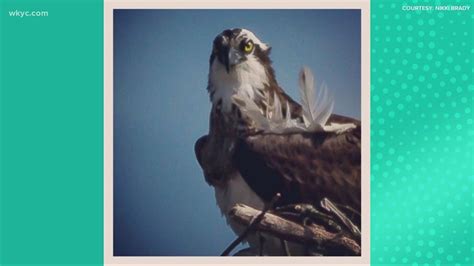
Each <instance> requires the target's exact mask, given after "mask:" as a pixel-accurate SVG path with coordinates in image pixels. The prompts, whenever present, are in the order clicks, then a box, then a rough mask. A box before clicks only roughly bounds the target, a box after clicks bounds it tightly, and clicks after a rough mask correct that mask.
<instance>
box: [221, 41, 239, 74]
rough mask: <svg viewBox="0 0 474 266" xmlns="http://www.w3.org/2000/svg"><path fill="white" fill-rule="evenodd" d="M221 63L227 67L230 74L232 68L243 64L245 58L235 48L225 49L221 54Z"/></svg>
mask: <svg viewBox="0 0 474 266" xmlns="http://www.w3.org/2000/svg"><path fill="white" fill-rule="evenodd" d="M219 57H220V59H221V62H222V63H223V64H224V66H225V70H226V71H227V73H229V72H230V68H231V67H233V66H235V65H237V64H238V63H240V62H242V61H243V59H244V57H243V56H242V55H241V53H240V51H238V50H236V49H235V48H234V47H230V48H229V47H223V49H221V54H220V56H219Z"/></svg>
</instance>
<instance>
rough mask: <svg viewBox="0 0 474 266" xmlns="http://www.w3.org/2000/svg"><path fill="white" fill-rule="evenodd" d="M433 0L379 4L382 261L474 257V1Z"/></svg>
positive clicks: (374, 250) (374, 239)
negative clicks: (406, 8)
mask: <svg viewBox="0 0 474 266" xmlns="http://www.w3.org/2000/svg"><path fill="white" fill-rule="evenodd" d="M435 4H447V3H445V2H443V3H441V1H425V0H411V1H408V0H407V1H382V0H378V1H372V2H371V12H372V13H371V20H372V21H371V25H372V26H371V27H372V28H371V36H372V42H371V60H372V62H371V67H372V68H371V74H372V81H371V82H372V84H371V97H372V98H371V110H372V113H371V177H370V178H371V261H372V263H373V264H375V265H419V266H421V265H474V255H473V254H474V226H473V221H474V206H473V202H474V189H473V188H474V158H473V153H474V141H473V140H474V126H473V108H474V102H473V99H474V84H473V73H474V67H473V66H474V64H473V62H472V60H473V58H474V56H473V55H474V48H473V47H474V45H473V37H474V36H473V30H472V25H473V19H474V12H473V11H472V8H474V5H472V2H469V1H459V0H452V1H449V4H450V5H471V10H470V11H464V12H463V11H436V10H433V11H403V10H402V6H404V5H411V6H416V5H435ZM469 25H471V26H469Z"/></svg>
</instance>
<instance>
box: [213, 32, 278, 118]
mask: <svg viewBox="0 0 474 266" xmlns="http://www.w3.org/2000/svg"><path fill="white" fill-rule="evenodd" d="M270 50H271V48H270V46H268V45H267V44H266V43H264V42H262V41H261V40H260V39H259V38H257V36H255V34H254V33H252V32H251V31H249V30H246V29H239V28H235V29H227V30H224V31H223V32H221V33H220V34H219V35H217V36H216V38H215V39H214V42H213V45H212V52H211V57H210V62H209V63H210V67H209V85H208V91H209V93H210V95H211V101H212V102H213V103H214V104H216V103H218V102H220V100H222V105H223V110H224V111H225V112H228V111H229V110H230V107H231V105H232V99H231V98H232V95H234V94H240V93H244V94H246V95H247V96H248V97H249V98H251V99H255V98H256V94H257V93H258V91H261V90H263V89H265V88H266V87H269V86H270V84H276V80H275V77H274V71H273V69H272V67H271V60H270V57H269V55H270Z"/></svg>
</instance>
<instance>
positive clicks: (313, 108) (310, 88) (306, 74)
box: [299, 67, 334, 130]
mask: <svg viewBox="0 0 474 266" xmlns="http://www.w3.org/2000/svg"><path fill="white" fill-rule="evenodd" d="M299 85H300V96H301V106H302V107H303V119H304V122H305V125H306V127H307V128H308V129H310V130H318V129H321V128H323V127H324V125H326V123H327V120H328V119H329V116H330V115H331V113H332V110H333V107H334V100H333V99H332V97H329V92H328V88H327V86H326V85H325V84H323V85H322V86H321V88H320V89H319V90H318V91H317V90H316V86H315V82H314V76H313V74H312V73H311V70H310V69H309V68H308V67H303V69H302V70H301V72H300V78H299ZM316 95H317V96H316Z"/></svg>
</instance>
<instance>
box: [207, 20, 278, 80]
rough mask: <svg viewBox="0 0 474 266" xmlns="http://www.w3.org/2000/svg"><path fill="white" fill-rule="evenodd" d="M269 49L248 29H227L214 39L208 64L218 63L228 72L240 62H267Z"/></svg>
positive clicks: (248, 63)
mask: <svg viewBox="0 0 474 266" xmlns="http://www.w3.org/2000/svg"><path fill="white" fill-rule="evenodd" d="M270 49H271V48H270V47H269V46H268V45H267V44H265V43H263V42H262V41H260V39H258V38H257V36H255V34H253V33H252V32H251V31H249V30H246V29H227V30H224V31H223V32H222V33H220V34H219V35H217V36H216V38H215V39H214V42H213V47H212V53H211V58H210V65H211V67H212V66H213V65H214V64H216V65H220V67H222V68H224V69H225V71H226V72H227V73H228V74H229V73H230V72H231V71H233V70H235V69H236V68H237V67H238V66H239V65H241V64H246V65H247V66H248V65H250V64H252V63H260V64H264V63H267V62H269V58H268V55H269V52H270Z"/></svg>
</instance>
